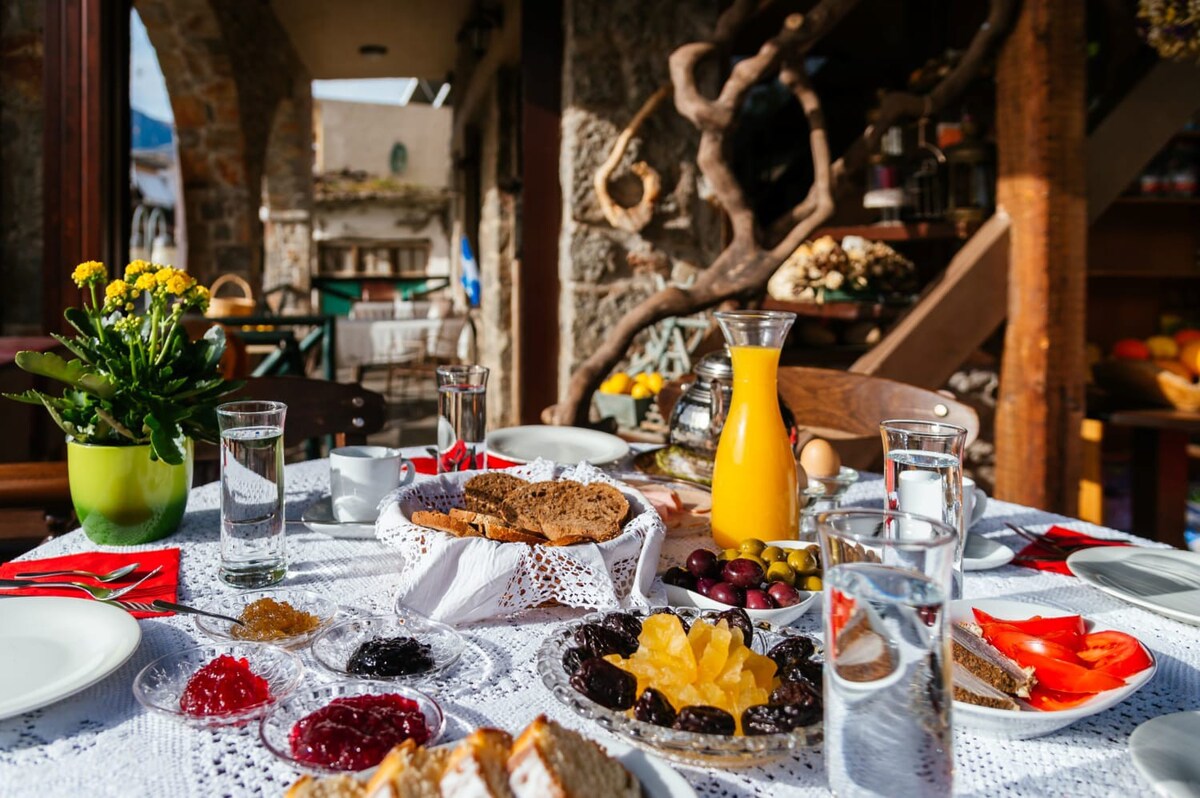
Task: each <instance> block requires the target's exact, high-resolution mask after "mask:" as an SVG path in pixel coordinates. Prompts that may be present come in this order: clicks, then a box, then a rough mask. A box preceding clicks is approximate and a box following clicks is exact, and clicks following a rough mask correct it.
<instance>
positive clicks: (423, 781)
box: [365, 740, 450, 798]
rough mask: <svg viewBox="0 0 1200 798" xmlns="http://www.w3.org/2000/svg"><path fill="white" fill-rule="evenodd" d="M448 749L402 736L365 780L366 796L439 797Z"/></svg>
mask: <svg viewBox="0 0 1200 798" xmlns="http://www.w3.org/2000/svg"><path fill="white" fill-rule="evenodd" d="M449 759H450V752H449V751H448V750H446V749H444V748H422V747H421V746H418V745H416V744H415V743H413V741H412V740H405V741H404V742H403V743H401V744H400V745H398V746H396V747H395V748H393V749H392V750H391V751H389V752H388V755H387V756H385V757H384V758H383V761H382V762H380V763H379V769H378V770H376V771H375V775H374V776H372V777H371V780H370V781H369V782H367V787H366V790H365V798H441V796H442V790H441V788H440V787H439V783H440V782H441V780H442V774H443V773H445V771H446V765H447V763H448V761H449Z"/></svg>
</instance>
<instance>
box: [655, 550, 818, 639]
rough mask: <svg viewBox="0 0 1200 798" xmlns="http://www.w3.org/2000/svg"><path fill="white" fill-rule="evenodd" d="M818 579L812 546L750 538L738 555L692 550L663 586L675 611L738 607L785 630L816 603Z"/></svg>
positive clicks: (665, 575) (816, 557)
mask: <svg viewBox="0 0 1200 798" xmlns="http://www.w3.org/2000/svg"><path fill="white" fill-rule="evenodd" d="M821 573H822V572H821V551H820V548H819V547H818V546H817V545H816V544H815V543H805V542H802V541H796V540H775V541H769V542H764V541H761V540H756V539H753V538H751V539H747V540H744V541H742V543H741V545H740V546H739V547H738V548H736V549H732V548H731V549H725V550H724V551H721V552H714V551H710V550H708V549H696V550H695V551H693V552H692V553H691V554H689V555H688V558H687V562H686V564H685V567H682V568H679V567H676V568H670V569H668V570H667V572H666V573H665V574H663V582H664V584H665V585H666V588H667V600H668V601H669V602H670V603H671V606H673V607H698V608H700V609H706V610H723V609H727V608H728V607H741V608H743V609H745V610H746V612H747V613H748V614H749V616H750V618H751V620H753V621H756V622H757V621H766V622H767V623H771V624H774V625H776V626H786V625H788V624H790V623H794V622H795V621H796V620H797V619H798V618H799V617H800V616H802V615H804V613H805V612H807V611H808V609H809V608H810V607H811V606H812V605H813V604H814V603H815V602H816V600H817V597H818V596H819V595H820V594H821V588H822V587H823V584H822V581H821Z"/></svg>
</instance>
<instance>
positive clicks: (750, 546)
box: [738, 538, 767, 557]
mask: <svg viewBox="0 0 1200 798" xmlns="http://www.w3.org/2000/svg"><path fill="white" fill-rule="evenodd" d="M766 547H767V544H766V543H763V542H762V541H761V540H759V539H758V538H746V539H745V540H743V541H742V544H741V545H740V546H738V551H740V552H741V553H742V554H753V555H754V556H755V557H757V556H759V555H761V554H762V551H763V549H765V548H766Z"/></svg>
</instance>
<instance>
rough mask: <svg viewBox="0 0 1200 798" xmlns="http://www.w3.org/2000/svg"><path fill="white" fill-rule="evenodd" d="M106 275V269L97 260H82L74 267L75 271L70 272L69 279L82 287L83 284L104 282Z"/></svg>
mask: <svg viewBox="0 0 1200 798" xmlns="http://www.w3.org/2000/svg"><path fill="white" fill-rule="evenodd" d="M107 276H108V270H107V269H105V268H104V264H103V263H101V262H100V261H98V260H89V261H84V262H83V263H81V264H79V265H78V266H76V267H75V271H73V272H71V279H72V280H74V281H75V285H77V286H79V287H80V288H83V287H84V286H85V285H96V284H97V283H101V282H104V278H105V277H107Z"/></svg>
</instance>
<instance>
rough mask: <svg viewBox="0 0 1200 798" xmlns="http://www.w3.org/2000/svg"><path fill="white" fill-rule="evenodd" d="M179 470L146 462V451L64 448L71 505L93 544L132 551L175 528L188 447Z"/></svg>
mask: <svg viewBox="0 0 1200 798" xmlns="http://www.w3.org/2000/svg"><path fill="white" fill-rule="evenodd" d="M186 450H187V456H186V457H184V460H183V462H182V463H180V464H179V465H168V464H167V463H164V462H162V461H161V460H151V459H150V447H149V446H148V445H147V446H93V445H90V444H85V443H76V442H74V441H68V442H67V475H68V478H69V479H70V485H71V502H72V503H73V504H74V505H75V514H76V515H77V516H79V522H80V523H81V524H82V525H83V531H84V532H85V533H87V536H88V537H89V538H91V539H92V540H94V541H95V542H96V543H102V544H105V545H109V546H132V545H134V544H137V543H149V542H150V541H152V540H159V539H160V538H165V537H166V536H167V535H169V534H171V533H172V532H174V531H175V530H176V528H178V526H179V522H180V520H181V519H182V518H183V511H184V510H185V509H186V508H187V498H188V491H189V490H190V489H191V487H192V442H191V441H190V440H189V441H188V442H187V446H186Z"/></svg>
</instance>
